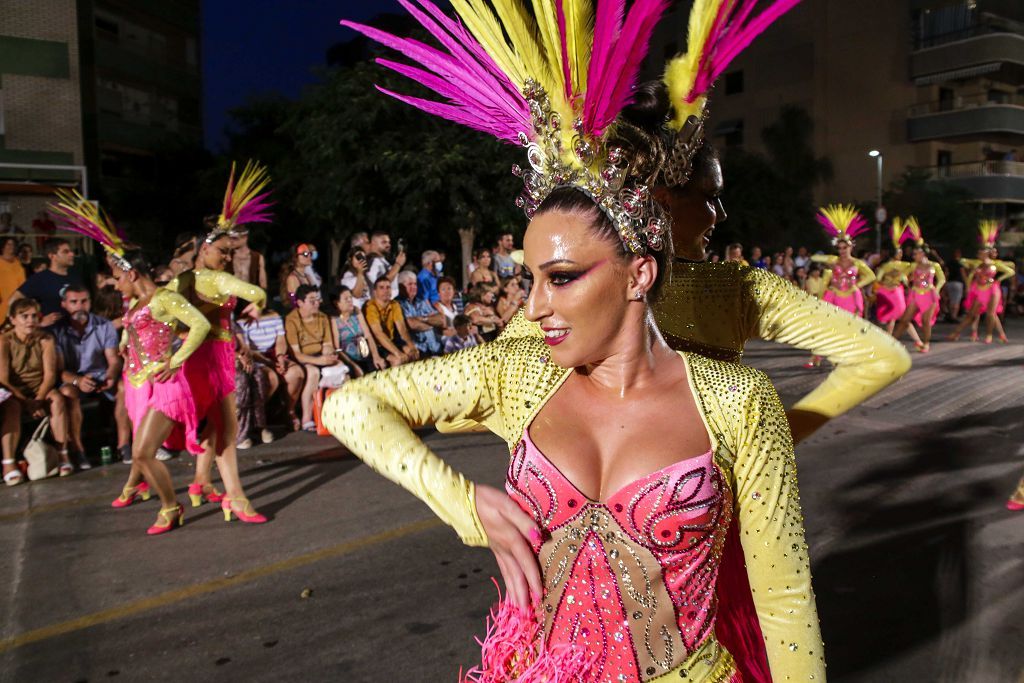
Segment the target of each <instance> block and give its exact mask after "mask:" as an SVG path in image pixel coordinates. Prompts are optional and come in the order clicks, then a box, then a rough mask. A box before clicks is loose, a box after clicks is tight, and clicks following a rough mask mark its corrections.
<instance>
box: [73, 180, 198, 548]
mask: <svg viewBox="0 0 1024 683" xmlns="http://www.w3.org/2000/svg"><path fill="white" fill-rule="evenodd" d="M59 196H60V198H61V201H60V203H58V204H56V205H54V207H53V208H54V210H55V211H56V212H57V213H58V215H60V216H61V218H63V219H64V221H63V222H64V227H66V228H67V229H69V230H73V231H75V232H78V233H81V234H83V235H86V236H87V237H91V238H92V239H95V240H96V241H97V242H99V243H100V244H102V245H103V247H104V248H105V249H106V250H107V254H108V259H107V260H108V262H109V264H110V267H111V270H112V272H113V274H114V277H115V280H116V287H117V289H118V291H119V292H120V293H121V295H122V296H123V297H124V298H125V299H126V300H130V301H132V306H131V308H130V309H129V310H128V312H127V313H125V315H124V333H123V336H122V341H121V347H122V352H123V353H124V355H125V361H126V362H125V367H124V380H125V382H124V387H125V389H124V391H125V407H126V408H127V410H128V415H129V417H130V418H131V422H132V428H133V430H134V433H135V439H134V442H133V444H132V469H131V472H130V473H129V475H128V482H127V483H126V484H125V486H124V488H123V490H122V491H121V495H120V496H119V497H118V498H117V499H116V500H115V501H114V503H113V506H114V507H118V508H120V507H127V506H128V505H131V504H132V503H133V502H134V501H135V498H136V496H137V495H139V494H140V493H141V494H143V497H144V498H148V497H149V496H148V490H149V486H152V487H153V488H154V489H155V490H156V493H157V495H158V496H159V497H160V503H161V505H160V512H159V514H158V515H157V520H156V523H155V524H153V525H152V526H151V527H149V530H148V532H147V533H149V534H150V535H157V534H163V533H167V532H168V531H171V530H172V529H174V528H175V527H176V526H181V524H182V522H183V521H184V516H185V508H184V507H182V506H181V505H180V504H179V503H178V500H177V497H176V496H175V493H174V484H173V483H172V481H171V474H170V472H169V471H168V470H167V467H166V466H165V465H164V464H163V463H162V462H160V461H159V460H157V459H156V451H157V448H159V447H160V445H161V444H165V443H166V444H167V447H168V448H172V449H175V450H180V449H181V448H182V447H185V448H187V449H188V450H189V451H190V452H192V453H194V454H198V453H200V452H202V449H201V448H200V447H199V444H198V442H197V441H196V426H197V423H198V421H197V419H196V406H195V402H194V400H193V397H192V390H191V389H190V387H189V384H188V382H187V381H186V380H185V376H184V375H183V374H182V373H180V372H179V370H180V369H181V367H182V365H183V364H184V363H185V361H186V360H187V359H188V358H189V357H190V356H191V355H192V353H193V352H194V351H195V350H196V349H197V348H199V345H200V344H202V342H203V340H204V339H205V338H206V335H207V333H208V332H209V330H210V324H209V323H208V322H207V320H206V318H205V317H203V315H202V314H201V313H200V312H199V311H198V310H196V309H195V308H194V307H193V306H191V305H190V304H189V303H188V302H187V301H185V299H184V298H182V297H181V296H180V295H178V294H175V293H173V292H169V291H167V290H165V289H160V288H158V287H157V286H156V285H155V284H154V283H153V279H152V277H151V274H150V267H149V264H147V263H146V260H145V258H144V257H143V255H142V252H141V251H140V250H138V249H130V248H129V249H126V245H125V244H124V242H123V241H122V238H121V237H120V236H118V234H117V232H116V231H115V230H114V228H113V226H112V225H111V224H110V222H109V220H108V219H107V217H106V216H105V215H103V214H102V213H101V212H100V210H99V209H98V208H97V207H96V206H95V205H93V204H92V203H91V202H89V201H87V200H85V199H84V198H83V197H82V196H81V195H79V194H77V193H73V194H72V193H61V194H60V195H59ZM179 322H180V323H182V324H184V325H185V326H187V327H188V328H189V331H188V336H187V337H186V338H185V341H184V343H182V345H181V348H180V349H178V351H177V352H176V353H174V354H173V355H172V354H171V343H172V342H173V341H174V339H175V337H176V333H177V324H178V323H179ZM143 477H145V480H146V481H145V482H143V481H142V478H143ZM147 482H148V485H147ZM140 489H141V490H140Z"/></svg>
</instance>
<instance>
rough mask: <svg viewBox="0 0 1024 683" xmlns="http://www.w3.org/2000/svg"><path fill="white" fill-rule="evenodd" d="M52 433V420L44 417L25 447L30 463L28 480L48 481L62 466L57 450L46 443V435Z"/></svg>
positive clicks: (26, 456) (25, 453)
mask: <svg viewBox="0 0 1024 683" xmlns="http://www.w3.org/2000/svg"><path fill="white" fill-rule="evenodd" d="M49 431H50V418H48V417H44V418H43V419H42V421H41V422H40V423H39V426H38V427H36V431H34V432H32V438H31V439H29V440H28V445H26V446H25V452H24V455H25V462H27V463H28V478H29V479H31V480H32V481H35V480H36V479H46V478H47V477H52V476H53V475H55V474H57V469H58V467H59V466H60V453H59V452H58V451H57V448H56V447H55V446H53V445H51V444H50V443H49V442H47V441H46V434H47V433H48V432H49Z"/></svg>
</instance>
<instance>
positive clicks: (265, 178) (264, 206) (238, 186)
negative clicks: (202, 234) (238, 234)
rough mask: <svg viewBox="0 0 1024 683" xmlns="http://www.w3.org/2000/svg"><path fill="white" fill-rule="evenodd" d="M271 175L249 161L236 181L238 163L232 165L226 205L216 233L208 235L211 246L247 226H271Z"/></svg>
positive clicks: (219, 217)
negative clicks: (247, 224) (269, 187)
mask: <svg viewBox="0 0 1024 683" xmlns="http://www.w3.org/2000/svg"><path fill="white" fill-rule="evenodd" d="M268 184H270V175H269V174H268V173H267V168H266V167H265V166H263V165H261V164H259V163H256V162H254V161H247V162H246V164H245V167H244V168H243V169H242V173H241V175H239V176H238V180H237V181H236V180H235V162H231V175H230V176H228V186H227V189H226V190H225V191H224V204H223V206H222V207H221V212H220V215H219V216H217V223H216V225H215V226H214V228H213V231H212V232H211V233H210V234H209V235H207V236H206V242H207V243H208V244H209V243H212V242H214V241H216V240H217V239H219V238H220V237H221V236H223V235H226V234H230V233H232V232H234V230H235V228H236V227H238V226H239V225H245V224H246V223H269V222H270V221H272V220H273V218H274V217H273V214H271V213H270V207H271V206H272V205H273V202H271V201H270V191H269V190H267V185H268Z"/></svg>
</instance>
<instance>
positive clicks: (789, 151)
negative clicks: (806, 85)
mask: <svg viewBox="0 0 1024 683" xmlns="http://www.w3.org/2000/svg"><path fill="white" fill-rule="evenodd" d="M813 131H814V122H813V121H812V119H811V117H810V115H809V114H808V113H807V112H806V111H805V110H803V109H801V108H799V107H794V106H786V107H783V108H782V110H781V111H780V113H779V118H778V119H777V120H776V121H775V122H774V123H772V124H771V125H769V126H767V127H766V128H765V129H764V130H763V131H761V138H762V140H763V142H764V145H765V148H766V150H767V154H766V155H761V154H757V153H754V152H749V151H746V150H743V149H740V148H731V149H727V150H726V152H725V154H724V155H723V160H722V166H723V173H724V175H725V192H724V193H723V203H724V205H725V210H726V212H727V213H728V216H729V219H728V220H727V221H726V222H725V223H723V224H722V225H721V226H720V227H719V228H718V229H717V230H716V232H717V233H718V234H719V235H721V236H722V237H723V238H724V239H725V240H726V241H730V242H731V241H739V242H742V243H744V244H745V245H752V244H764V243H768V245H769V246H781V245H784V244H794V243H800V244H806V245H808V246H811V247H815V246H824V245H825V238H824V236H823V235H821V233H820V231H819V230H817V228H816V225H817V224H816V223H815V221H814V214H815V210H816V207H815V205H814V186H815V185H817V184H818V183H820V182H822V181H825V180H828V179H829V178H831V177H832V164H831V162H830V161H829V160H828V159H826V158H824V157H816V156H815V155H814V148H813V146H812V143H811V134H812V133H813Z"/></svg>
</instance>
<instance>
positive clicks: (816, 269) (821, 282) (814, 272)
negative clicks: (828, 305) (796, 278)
mask: <svg viewBox="0 0 1024 683" xmlns="http://www.w3.org/2000/svg"><path fill="white" fill-rule="evenodd" d="M803 289H804V291H805V292H807V293H808V294H810V295H811V296H813V297H814V298H815V299H820V298H822V297H823V296H825V278H823V277H822V276H821V264H820V263H813V262H812V263H811V268H810V270H808V271H807V279H806V280H804V287H803Z"/></svg>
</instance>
